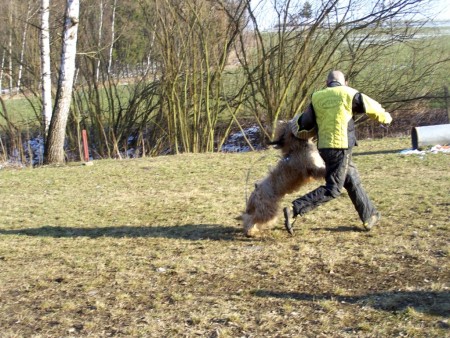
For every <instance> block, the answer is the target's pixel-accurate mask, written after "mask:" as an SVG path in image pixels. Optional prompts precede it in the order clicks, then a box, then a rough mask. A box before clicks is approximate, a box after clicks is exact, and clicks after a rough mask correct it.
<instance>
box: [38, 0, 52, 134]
mask: <svg viewBox="0 0 450 338" xmlns="http://www.w3.org/2000/svg"><path fill="white" fill-rule="evenodd" d="M49 17H50V0H42V1H41V36H40V40H41V48H40V50H41V82H42V120H43V125H44V134H45V135H47V133H48V128H49V126H50V121H51V119H52V109H53V106H52V78H51V67H50V65H51V62H50V30H49Z"/></svg>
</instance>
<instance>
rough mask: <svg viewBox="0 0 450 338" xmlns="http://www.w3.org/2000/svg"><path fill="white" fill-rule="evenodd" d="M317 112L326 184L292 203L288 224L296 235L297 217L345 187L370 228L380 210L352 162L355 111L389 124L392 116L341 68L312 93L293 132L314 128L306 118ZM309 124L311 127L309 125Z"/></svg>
mask: <svg viewBox="0 0 450 338" xmlns="http://www.w3.org/2000/svg"><path fill="white" fill-rule="evenodd" d="M314 114H315V121H316V127H317V137H318V139H317V148H318V149H319V153H320V156H321V157H322V158H323V160H324V162H325V167H326V174H325V182H326V183H325V185H323V186H320V187H318V188H317V189H315V190H313V191H311V192H309V193H308V194H306V195H304V196H302V197H300V198H298V199H296V200H295V201H293V202H292V205H293V207H292V209H289V208H287V207H286V208H284V209H283V212H284V217H285V227H286V229H287V230H288V232H289V233H290V234H293V231H292V224H293V222H292V221H293V220H295V218H296V217H297V216H298V215H300V216H302V215H304V214H305V213H307V212H308V211H311V210H313V209H315V208H316V207H318V206H319V205H321V204H323V203H325V202H328V201H330V200H332V199H334V198H336V197H338V196H339V195H340V194H341V192H342V188H345V189H346V190H347V192H348V195H349V196H350V199H351V200H352V202H353V205H354V206H355V209H356V211H357V212H358V214H359V217H360V219H361V221H362V222H363V226H364V228H365V229H366V230H368V231H369V230H370V229H371V228H372V227H373V226H374V225H377V224H378V223H379V221H380V219H381V215H380V213H379V212H378V211H377V210H376V208H375V206H374V205H373V203H372V202H371V200H370V199H369V196H367V193H366V191H365V190H364V188H363V187H362V185H361V181H360V178H359V174H358V170H357V169H356V167H355V165H354V164H353V162H352V148H353V147H354V146H355V145H356V135H355V123H354V120H353V115H354V114H367V116H368V117H369V118H372V119H374V120H377V121H379V122H380V123H385V124H389V123H391V121H392V117H391V115H390V114H389V113H388V112H386V111H385V110H384V109H383V108H382V107H381V105H380V104H379V103H378V102H376V101H375V100H373V99H371V98H370V97H368V96H367V95H364V94H362V93H359V92H358V91H357V90H356V89H353V88H351V87H348V86H347V82H346V80H345V76H344V74H343V73H342V72H341V71H331V72H330V73H329V74H328V77H327V88H325V89H323V90H320V91H317V92H315V93H314V94H313V95H312V99H311V104H310V106H309V107H308V109H307V110H306V112H305V113H304V114H303V115H305V116H299V117H295V118H294V119H292V120H291V121H290V122H289V125H290V127H291V130H292V132H293V133H294V135H297V136H298V137H299V138H302V136H303V135H305V129H310V128H311V127H312V125H311V124H310V121H308V123H307V124H306V125H305V120H307V119H306V117H309V120H311V116H314ZM308 124H309V126H308Z"/></svg>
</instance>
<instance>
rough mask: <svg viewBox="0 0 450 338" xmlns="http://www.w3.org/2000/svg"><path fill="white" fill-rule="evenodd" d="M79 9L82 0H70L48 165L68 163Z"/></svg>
mask: <svg viewBox="0 0 450 338" xmlns="http://www.w3.org/2000/svg"><path fill="white" fill-rule="evenodd" d="M79 11H80V2H79V0H67V3H66V16H65V23H64V33H63V45H62V53H61V66H60V72H59V81H58V90H57V93H56V99H55V108H54V111H53V116H52V119H51V122H50V127H49V130H48V138H47V143H46V145H45V154H44V162H45V163H46V164H58V163H64V141H65V135H66V126H67V119H68V117H69V112H70V104H71V100H72V89H73V81H74V76H75V57H76V52H77V34H78V21H79Z"/></svg>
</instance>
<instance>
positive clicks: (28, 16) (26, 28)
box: [17, 1, 31, 92]
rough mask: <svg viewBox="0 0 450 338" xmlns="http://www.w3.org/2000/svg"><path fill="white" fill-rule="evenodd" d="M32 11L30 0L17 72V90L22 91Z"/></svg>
mask: <svg viewBox="0 0 450 338" xmlns="http://www.w3.org/2000/svg"><path fill="white" fill-rule="evenodd" d="M30 13H31V2H30V1H28V8H27V16H26V19H25V23H24V27H23V33H22V49H21V51H20V60H19V72H18V74H17V91H18V92H19V91H20V86H21V85H22V70H23V63H24V55H25V47H26V45H27V32H28V20H29V19H30Z"/></svg>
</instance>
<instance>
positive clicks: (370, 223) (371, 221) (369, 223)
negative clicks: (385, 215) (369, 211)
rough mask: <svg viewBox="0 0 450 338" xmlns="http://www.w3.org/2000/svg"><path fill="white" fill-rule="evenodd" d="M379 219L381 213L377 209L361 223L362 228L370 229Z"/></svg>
mask: <svg viewBox="0 0 450 338" xmlns="http://www.w3.org/2000/svg"><path fill="white" fill-rule="evenodd" d="M380 220H381V214H380V213H379V212H378V211H377V212H376V213H374V214H373V215H372V216H370V217H369V219H368V220H367V221H365V222H364V223H363V226H364V229H366V230H367V231H370V230H371V229H372V228H373V227H374V226H375V225H378V224H379V223H380Z"/></svg>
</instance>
